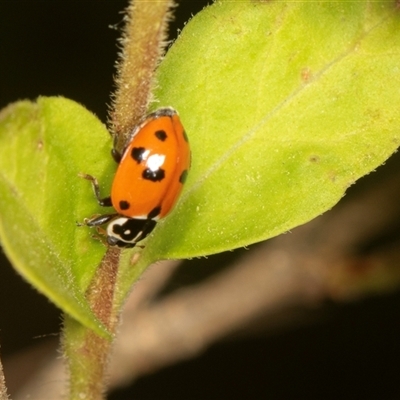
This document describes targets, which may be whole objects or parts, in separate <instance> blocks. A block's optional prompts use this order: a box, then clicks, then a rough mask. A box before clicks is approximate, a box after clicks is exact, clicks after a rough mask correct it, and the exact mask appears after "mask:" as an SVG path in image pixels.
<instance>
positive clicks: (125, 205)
mask: <svg viewBox="0 0 400 400" xmlns="http://www.w3.org/2000/svg"><path fill="white" fill-rule="evenodd" d="M130 206H131V205H130V204H129V202H128V201H126V200H121V201H120V202H119V208H120V209H121V210H129V207H130Z"/></svg>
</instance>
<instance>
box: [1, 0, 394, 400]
mask: <svg viewBox="0 0 400 400" xmlns="http://www.w3.org/2000/svg"><path fill="white" fill-rule="evenodd" d="M206 4H207V2H206V1H191V2H188V1H186V2H184V1H181V4H180V5H179V7H178V8H177V10H176V13H175V20H174V21H173V22H172V23H171V28H170V36H171V39H172V38H174V37H176V35H177V31H178V29H182V28H183V26H184V23H185V22H186V21H188V20H189V19H190V17H191V15H193V14H196V13H197V12H198V11H200V10H201V9H202V8H203V7H204V6H205V5H206ZM126 5H127V2H126V1H121V0H114V1H93V0H92V1H87V0H82V1H58V0H47V1H37V0H33V1H32V0H31V1H18V0H14V1H4V0H0V108H3V107H4V106H6V105H7V104H8V103H10V102H14V101H17V100H20V99H26V98H27V99H32V100H33V99H35V98H36V97H37V96H39V95H47V96H49V95H62V96H65V97H69V98H71V99H73V100H75V101H77V102H80V103H82V104H84V105H85V106H86V107H87V108H88V109H89V110H91V111H93V112H94V113H95V114H97V115H98V117H99V118H100V119H101V120H102V121H104V122H105V121H106V115H107V114H106V113H107V104H109V99H110V93H111V92H112V90H113V74H114V72H115V69H114V63H115V60H116V55H117V38H118V37H119V30H120V28H121V26H122V14H121V12H122V11H123V9H124V8H125V7H126ZM0 212H1V210H0ZM0 253H1V254H0V256H1V258H0V345H1V354H2V356H3V357H10V356H11V355H12V354H14V353H15V352H17V351H19V350H21V349H24V348H26V347H28V346H32V345H33V344H36V343H39V342H40V341H41V340H43V339H42V338H47V337H48V336H50V335H52V334H57V333H58V332H59V326H60V313H59V312H58V310H57V309H56V308H55V307H54V306H53V305H51V304H49V303H48V301H47V300H46V299H45V298H44V297H43V296H41V295H39V294H37V293H36V291H35V290H34V289H32V288H31V287H30V286H29V285H28V284H26V283H25V282H24V281H23V280H22V279H21V278H20V277H19V276H18V275H17V274H16V273H15V272H14V271H13V269H12V268H11V266H10V265H9V264H8V262H7V260H6V258H5V257H4V254H3V253H2V251H1V248H0ZM237 254H240V251H238V252H237ZM219 257H221V256H219ZM229 257H232V255H231V254H229ZM199 263H200V265H199V268H202V266H201V263H202V264H203V268H204V269H203V271H208V269H207V266H212V267H213V268H214V267H215V264H221V263H220V262H216V263H214V262H213V257H210V258H209V259H207V260H206V259H204V260H201V262H199ZM193 268H194V267H193V266H191V267H190V273H192V272H193ZM210 273H211V272H210ZM183 275H184V276H185V275H189V271H188V270H187V269H186V272H183ZM177 279H179V276H178V278H177ZM399 306H400V294H399V293H398V292H396V293H391V294H386V295H381V296H376V297H374V298H369V299H364V300H359V301H357V302H354V303H351V304H347V305H335V304H331V303H327V304H326V305H325V306H324V307H323V310H314V311H310V315H311V318H309V319H308V322H306V323H304V324H302V325H300V326H296V327H291V328H287V329H282V330H278V331H276V332H275V333H271V332H269V334H268V335H262V334H260V335H258V336H254V337H253V338H252V339H251V340H250V339H248V338H242V339H231V340H227V341H224V342H222V343H219V344H215V345H214V346H212V347H211V348H210V349H208V350H207V351H206V352H205V353H204V354H203V355H202V356H200V357H198V358H196V359H193V360H190V361H187V362H182V363H180V364H178V365H175V366H172V367H169V368H166V369H164V370H163V371H160V372H157V373H155V374H154V375H150V376H147V377H144V378H142V379H140V380H139V381H138V382H137V383H136V384H135V385H133V386H132V388H131V389H124V390H119V391H115V392H114V393H113V394H111V395H110V399H112V400H122V399H132V398H135V399H172V398H174V399H187V398H190V399H192V400H193V399H222V398H223V399H239V398H251V399H258V398H272V399H288V398H293V399H298V398H309V399H310V398H313V399H322V398H324V399H327V398H332V399H336V398H339V397H340V398H342V399H366V398H380V399H394V398H399V397H400V387H399V385H398V374H399V372H400V371H399V359H400V341H399V338H400V325H399V322H398V319H399ZM310 321H311V322H310ZM6 378H7V376H6Z"/></svg>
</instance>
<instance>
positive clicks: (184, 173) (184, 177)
mask: <svg viewBox="0 0 400 400" xmlns="http://www.w3.org/2000/svg"><path fill="white" fill-rule="evenodd" d="M187 176H188V170H187V169H185V170H183V171H182V173H181V176H180V177H179V182H180V183H182V185H183V184H184V183H185V182H186V178H187Z"/></svg>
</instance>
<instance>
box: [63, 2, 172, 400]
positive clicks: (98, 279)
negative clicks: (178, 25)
mask: <svg viewBox="0 0 400 400" xmlns="http://www.w3.org/2000/svg"><path fill="white" fill-rule="evenodd" d="M172 5H173V3H172V1H170V0H165V1H161V0H160V1H156V2H147V1H143V0H136V1H133V0H132V1H131V4H130V6H129V7H128V15H127V16H126V21H127V24H126V28H125V31H124V35H123V38H122V40H121V43H122V47H123V48H122V53H121V60H120V61H119V62H118V64H117V66H118V74H117V78H116V84H117V89H116V92H115V95H114V96H113V110H112V111H111V112H110V116H111V121H110V122H111V124H110V125H111V130H112V133H113V135H114V147H115V149H116V150H117V151H118V152H120V153H121V152H122V149H123V147H124V144H125V141H126V138H127V137H128V136H129V132H130V131H131V130H132V128H133V127H134V125H135V124H136V123H137V122H138V121H139V120H140V119H141V118H142V116H143V115H144V114H145V113H146V110H147V106H148V103H149V101H150V99H151V89H152V87H153V84H154V82H153V75H154V70H155V68H156V66H157V64H158V62H159V59H160V57H161V54H162V51H163V49H164V47H165V44H166V40H165V38H166V29H167V22H168V19H169V17H170V9H171V6H172ZM119 258H120V250H119V249H115V248H109V249H108V250H107V253H106V255H105V256H104V258H103V260H102V262H101V264H100V266H99V268H98V270H97V273H96V275H95V277H94V278H93V280H92V282H91V285H90V286H89V288H88V290H87V293H86V298H87V300H88V302H89V304H90V307H91V309H92V311H93V313H94V314H95V315H96V317H97V318H98V319H99V320H100V321H101V322H102V323H103V324H104V326H105V327H106V328H107V329H108V330H109V332H110V333H111V334H112V336H113V337H114V336H115V333H116V329H117V326H118V321H119V316H120V312H121V310H120V309H118V307H115V304H114V302H115V292H116V290H117V289H116V282H117V275H118V263H119ZM111 346H112V342H111V341H110V340H107V339H106V338H102V337H99V336H98V335H96V334H95V333H94V332H93V331H91V330H89V329H87V328H85V327H84V326H82V325H80V324H79V323H78V322H77V321H76V320H74V319H72V318H71V317H69V316H65V317H64V335H63V349H64V353H65V355H66V358H67V365H68V370H69V374H70V382H69V396H68V398H69V399H70V400H83V399H90V400H101V399H103V398H104V393H105V391H106V388H107V379H106V375H107V365H108V359H109V354H110V350H111Z"/></svg>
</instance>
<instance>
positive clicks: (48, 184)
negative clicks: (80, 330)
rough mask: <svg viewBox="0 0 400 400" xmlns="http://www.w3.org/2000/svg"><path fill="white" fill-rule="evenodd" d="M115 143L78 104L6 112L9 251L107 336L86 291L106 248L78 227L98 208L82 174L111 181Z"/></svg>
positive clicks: (2, 136) (2, 166) (0, 177)
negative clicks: (111, 149)
mask: <svg viewBox="0 0 400 400" xmlns="http://www.w3.org/2000/svg"><path fill="white" fill-rule="evenodd" d="M109 146H110V141H109V135H108V132H107V131H106V130H105V128H104V126H103V125H102V124H101V123H100V122H99V121H98V119H97V118H96V117H95V116H93V115H92V114H91V113H89V112H88V111H87V110H85V109H84V108H83V107H81V106H80V105H78V104H76V103H74V102H72V101H71V100H67V99H64V98H40V99H39V100H38V102H37V103H32V102H28V101H22V102H18V103H15V104H12V105H10V106H9V107H7V108H6V109H4V110H2V112H1V113H0V240H1V244H2V246H3V248H4V251H5V253H6V254H7V256H8V257H9V259H10V260H11V262H12V263H13V265H14V267H15V268H16V269H17V270H18V271H19V272H20V273H21V275H23V276H24V277H25V278H26V279H27V280H28V281H29V282H30V283H32V284H33V285H34V286H35V287H36V288H37V289H38V290H39V291H40V292H42V293H44V294H45V295H46V296H47V297H48V298H49V299H51V300H52V301H53V302H54V303H55V304H57V305H58V306H59V307H60V308H61V309H62V310H63V311H65V312H66V313H69V314H70V315H71V316H72V317H74V318H75V319H77V320H78V321H80V322H81V323H82V324H84V325H86V326H87V327H89V328H91V329H93V330H95V331H96V332H97V333H99V334H102V335H104V334H106V330H105V328H104V327H103V326H102V325H101V324H100V322H99V321H98V320H97V319H96V318H95V317H94V315H93V314H92V312H91V310H90V308H89V306H88V304H87V302H86V299H85V296H84V292H85V289H86V288H87V285H88V283H89V281H90V279H91V278H92V276H93V274H94V272H95V270H96V267H97V265H98V264H99V262H100V261H101V258H102V256H103V254H104V252H105V250H104V246H102V245H101V244H100V243H98V242H96V241H93V240H91V238H90V237H89V236H90V230H89V229H87V228H85V227H83V228H77V226H76V222H77V221H82V219H83V218H84V217H86V216H90V215H91V214H93V213H94V211H96V203H95V200H94V198H93V194H92V193H91V189H90V185H89V184H88V182H87V181H85V180H83V179H81V178H79V177H78V173H79V172H87V173H92V174H94V175H96V176H99V177H101V176H104V171H105V170H107V167H108V169H109V170H110V165H108V164H109V163H110V156H109ZM106 154H107V155H106Z"/></svg>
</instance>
